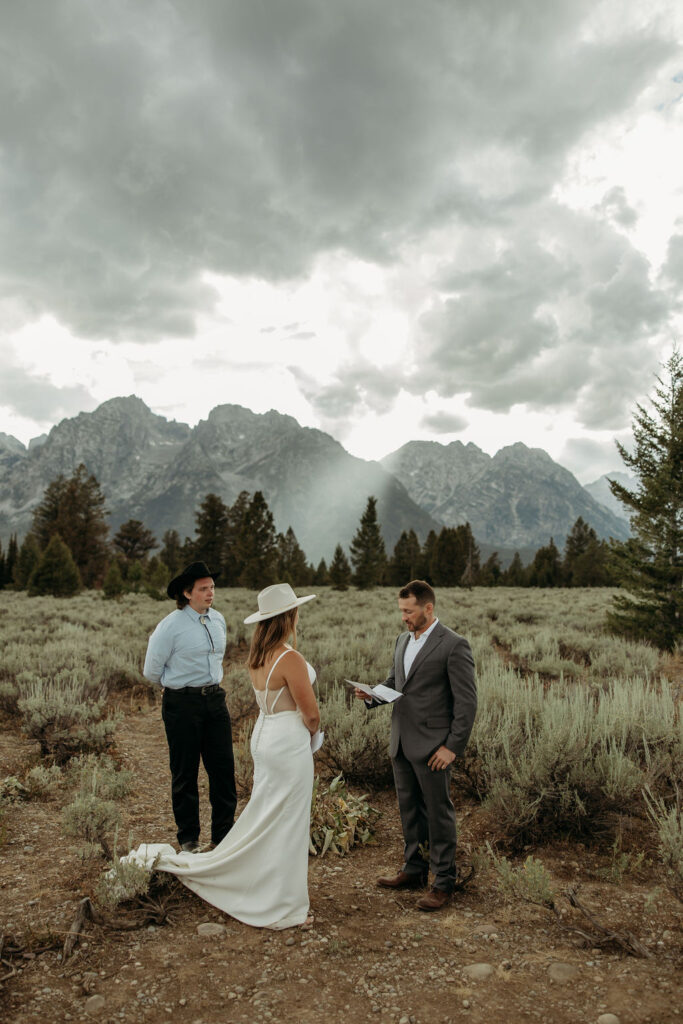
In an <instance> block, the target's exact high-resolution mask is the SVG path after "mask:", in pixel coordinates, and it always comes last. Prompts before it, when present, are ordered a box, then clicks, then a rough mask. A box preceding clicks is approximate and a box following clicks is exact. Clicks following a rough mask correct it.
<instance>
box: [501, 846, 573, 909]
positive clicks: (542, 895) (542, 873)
mask: <svg viewBox="0 0 683 1024" xmlns="http://www.w3.org/2000/svg"><path fill="white" fill-rule="evenodd" d="M487 847H488V853H489V856H490V858H491V862H492V864H493V868H494V871H495V873H496V880H497V883H498V889H499V891H500V892H501V893H502V895H503V896H504V897H505V898H506V899H508V900H512V901H514V900H522V901H524V902H525V903H535V904H537V905H539V906H542V907H547V908H549V909H552V908H553V907H554V905H555V901H556V894H555V891H554V889H553V885H552V881H551V878H550V873H549V872H548V870H547V868H546V867H545V865H544V864H543V863H542V862H541V861H540V860H537V859H536V858H535V857H533V856H529V857H527V858H526V860H525V861H524V863H523V864H521V865H519V864H518V865H514V864H512V863H511V862H510V861H509V860H508V859H507V857H499V856H498V855H497V854H496V853H494V851H493V850H492V849H491V846H490V845H488V844H487Z"/></svg>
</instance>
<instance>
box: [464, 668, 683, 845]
mask: <svg viewBox="0 0 683 1024" xmlns="http://www.w3.org/2000/svg"><path fill="white" fill-rule="evenodd" d="M479 693H480V711H479V714H478V716H477V720H476V722H475V726H474V730H473V733H472V738H471V740H470V744H469V746H468V748H467V752H466V755H465V759H464V763H463V771H464V773H465V776H466V777H467V778H468V780H469V782H470V785H471V787H472V789H473V790H474V791H475V792H476V793H477V795H478V796H479V797H480V798H481V799H483V800H484V801H485V805H486V807H487V808H488V809H489V810H490V812H491V816H492V819H493V820H495V822H496V826H497V827H498V828H499V829H500V830H501V831H502V832H503V833H504V834H505V835H506V836H508V837H509V838H510V839H511V840H512V842H513V843H514V844H516V845H521V844H523V843H528V842H538V841H541V840H543V839H546V838H548V837H549V836H551V835H554V834H556V833H562V834H568V835H574V836H590V835H591V834H592V833H593V831H594V830H595V829H596V828H598V827H599V828H600V829H602V830H609V828H610V824H611V822H612V816H613V815H615V814H620V813H621V814H626V813H632V812H633V811H634V810H637V808H638V805H639V804H640V805H641V807H642V801H641V800H640V792H641V789H642V787H643V785H644V784H646V783H648V784H650V785H652V786H654V787H655V788H660V787H666V786H668V785H670V784H671V783H672V781H676V780H677V779H678V778H679V777H680V774H681V771H682V770H683V730H682V725H681V721H680V718H679V717H678V715H677V712H676V707H675V702H674V700H673V697H672V694H671V689H670V687H669V685H668V684H667V682H666V680H662V681H661V682H660V684H659V685H658V686H657V687H655V686H653V685H650V686H644V685H642V684H639V683H638V682H636V681H633V680H613V681H612V682H611V683H610V684H609V685H608V686H607V687H606V688H605V689H594V690H590V689H588V688H586V687H582V686H573V685H569V684H565V685H562V684H560V683H558V684H557V685H556V686H554V687H553V688H551V689H550V690H547V689H546V688H544V686H543V685H542V683H541V682H540V681H539V680H538V678H533V679H526V680H520V679H519V678H518V676H517V675H516V674H515V673H514V672H512V671H510V670H507V671H505V670H503V669H499V670H498V671H497V672H495V673H493V672H492V673H487V674H484V675H483V676H482V677H481V678H480V680H479Z"/></svg>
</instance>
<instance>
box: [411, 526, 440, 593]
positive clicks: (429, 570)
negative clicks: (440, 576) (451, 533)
mask: <svg viewBox="0 0 683 1024" xmlns="http://www.w3.org/2000/svg"><path fill="white" fill-rule="evenodd" d="M438 539H439V538H438V535H437V533H436V530H430V531H429V533H428V534H427V539H426V541H425V542H424V545H423V548H422V554H421V557H420V571H419V572H418V574H417V576H416V579H421V580H424V581H425V582H426V583H429V584H430V586H432V587H434V586H436V580H435V579H434V568H435V556H436V545H437V542H438Z"/></svg>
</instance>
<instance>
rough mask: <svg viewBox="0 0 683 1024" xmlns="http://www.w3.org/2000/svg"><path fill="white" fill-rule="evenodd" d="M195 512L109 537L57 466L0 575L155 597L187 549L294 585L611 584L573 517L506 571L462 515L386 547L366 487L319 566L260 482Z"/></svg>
mask: <svg viewBox="0 0 683 1024" xmlns="http://www.w3.org/2000/svg"><path fill="white" fill-rule="evenodd" d="M195 521H196V536H195V537H194V538H190V537H186V538H185V540H184V541H181V539H180V536H179V534H178V532H177V531H176V530H167V531H166V532H165V533H164V535H163V537H162V543H161V545H159V544H158V542H157V540H156V538H155V536H154V534H153V533H152V532H151V530H149V529H147V527H146V526H145V525H144V523H142V522H141V521H140V520H139V519H129V520H128V521H127V522H125V523H123V524H122V525H121V526H120V527H119V529H118V531H117V532H116V533H115V534H114V536H113V538H112V539H111V542H109V540H108V533H109V529H108V526H107V523H106V508H105V500H104V496H103V495H102V493H101V491H100V488H99V484H98V482H97V480H96V478H95V477H94V476H92V475H88V473H87V470H86V469H85V467H84V466H83V465H81V466H79V467H78V469H77V470H76V472H75V473H74V475H73V476H72V477H71V478H70V479H67V478H65V477H64V476H59V477H57V479H56V480H54V481H53V482H52V483H51V484H49V486H48V487H47V489H46V491H45V494H44V496H43V500H42V501H41V503H40V504H39V505H38V507H37V508H36V510H35V512H34V516H33V524H32V528H31V531H30V532H29V533H28V534H27V536H26V537H25V538H24V541H23V543H22V545H21V547H19V546H18V545H17V539H16V536H12V537H11V538H10V540H9V543H8V546H7V551H6V552H3V551H2V546H1V545H0V585H1V586H5V587H7V586H14V587H17V588H18V589H27V590H28V591H29V593H30V594H39V593H50V594H54V595H58V596H68V595H70V594H74V593H76V592H77V591H78V590H80V589H81V588H82V587H83V586H85V587H96V588H99V587H102V588H103V589H104V592H105V594H106V595H107V596H111V597H116V596H119V595H121V594H123V593H125V592H136V591H146V592H147V593H150V594H153V595H154V596H163V591H164V590H165V587H166V583H167V582H168V579H169V578H170V577H171V576H174V575H176V574H177V573H178V572H179V571H180V570H181V569H182V567H183V566H184V565H186V564H188V563H189V562H191V561H194V560H197V559H202V560H203V561H205V562H206V563H207V564H208V565H209V566H210V568H211V569H212V570H213V571H215V572H218V573H220V574H221V583H222V585H223V586H241V587H248V588H252V589H255V588H260V587H264V586H268V584H269V583H274V582H276V581H277V580H283V579H284V580H288V581H289V582H290V583H291V584H292V586H294V587H302V586H332V587H333V588H335V589H337V590H346V589H347V588H348V587H349V586H351V585H355V586H356V587H358V588H360V589H367V588H369V587H374V586H383V585H386V586H402V585H403V584H404V583H406V582H407V581H408V580H410V579H416V578H422V579H426V580H428V581H429V582H430V583H432V584H433V585H434V586H446V587H454V586H467V587H469V586H531V587H533V586H540V587H553V586H582V587H585V586H604V585H608V584H610V583H612V582H614V580H613V577H612V576H611V575H610V572H609V568H608V564H607V563H608V551H609V547H608V545H607V544H606V543H605V542H604V541H600V540H598V538H597V535H596V533H595V531H594V530H593V529H592V528H591V527H589V526H588V525H587V524H586V523H584V521H583V520H582V519H580V518H579V519H578V520H577V522H576V524H575V525H574V528H573V529H572V532H571V533H570V534H569V536H568V537H567V544H566V550H565V556H564V558H561V557H560V553H559V551H558V550H557V548H556V547H555V544H554V542H553V540H552V539H551V540H550V544H549V545H548V546H547V547H544V548H540V549H539V551H538V552H537V553H536V556H535V558H534V560H533V562H532V563H531V565H529V566H526V567H525V566H524V565H522V562H521V559H520V557H519V554H516V555H515V558H514V560H513V562H512V563H511V565H510V566H509V567H508V569H505V570H503V569H502V567H501V564H500V559H499V557H498V554H497V553H495V552H494V554H493V555H491V557H490V558H489V559H488V560H487V561H486V562H485V563H484V564H483V565H482V564H481V559H480V554H479V548H478V546H477V544H476V541H475V539H474V536H473V534H472V530H471V527H470V525H469V523H465V524H463V525H462V526H456V527H447V526H444V527H443V528H442V529H441V531H440V532H439V533H436V532H435V531H433V530H432V531H431V532H430V534H429V535H428V537H427V539H426V541H425V543H424V545H421V544H420V541H419V539H418V537H417V534H416V533H415V531H414V530H408V531H404V532H403V533H402V534H401V536H400V537H399V539H398V541H397V542H396V545H395V547H394V550H393V553H392V555H391V556H388V555H387V553H386V549H385V545H384V540H383V537H382V533H381V527H380V524H379V521H378V518H377V500H376V498H374V497H372V496H371V497H369V498H368V501H367V505H366V508H365V511H364V512H363V515H362V516H361V519H360V523H359V526H358V529H357V531H356V534H355V536H354V538H353V540H352V542H351V545H350V549H349V554H348V556H347V554H346V552H345V551H344V549H343V547H342V545H341V544H337V546H336V548H335V551H334V554H333V557H332V560H331V562H330V565H329V567H328V565H327V563H326V561H325V559H321V560H320V562H319V563H318V565H317V566H314V565H313V564H311V563H310V562H308V560H307V558H306V555H305V553H304V551H303V550H302V548H301V546H300V544H299V542H298V540H297V538H296V534H295V533H294V530H293V529H292V528H291V526H290V527H289V528H288V530H287V531H286V533H278V532H277V531H276V529H275V524H274V519H273V515H272V513H271V511H270V509H269V508H268V504H267V502H266V500H265V498H264V496H263V493H262V492H261V491H256V492H255V493H254V494H253V495H250V494H249V493H248V492H247V491H242V492H241V493H240V494H239V495H238V497H237V499H236V501H235V502H234V504H232V505H226V504H225V502H223V500H222V499H221V498H220V497H219V496H218V495H216V494H207V495H206V497H205V498H204V500H203V501H202V502H201V504H200V506H199V509H198V510H197V512H196V513H195ZM159 547H160V551H159V553H158V554H156V555H154V556H151V555H150V553H151V552H152V551H153V550H154V549H156V548H159Z"/></svg>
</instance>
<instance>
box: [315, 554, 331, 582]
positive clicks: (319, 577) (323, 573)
mask: <svg viewBox="0 0 683 1024" xmlns="http://www.w3.org/2000/svg"><path fill="white" fill-rule="evenodd" d="M311 583H312V584H313V586H314V587H328V586H329V585H330V574H329V572H328V569H327V562H326V561H325V559H324V558H321V559H320V561H319V562H318V568H317V569H315V570H314V571H313V576H312V578H311Z"/></svg>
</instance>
